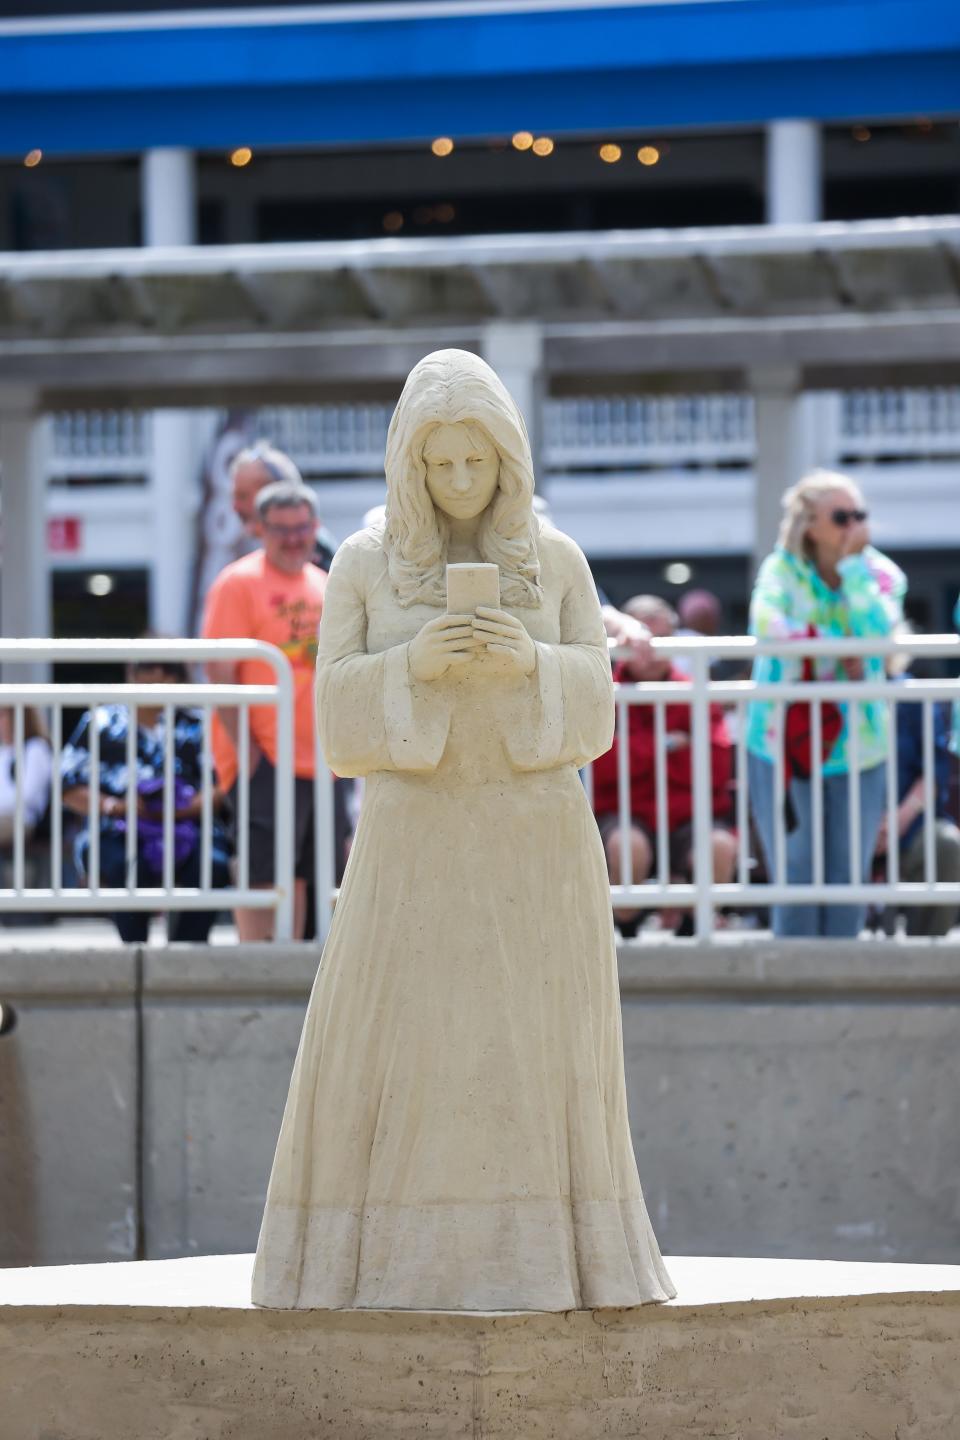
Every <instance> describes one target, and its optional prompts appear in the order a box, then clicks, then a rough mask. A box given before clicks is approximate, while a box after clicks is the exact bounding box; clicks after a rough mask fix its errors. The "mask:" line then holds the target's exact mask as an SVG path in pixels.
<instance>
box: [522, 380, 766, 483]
mask: <svg viewBox="0 0 960 1440" xmlns="http://www.w3.org/2000/svg"><path fill="white" fill-rule="evenodd" d="M755 449H756V444H755V440H754V431H753V399H752V397H751V396H749V395H739V394H728V395H724V394H719V395H613V396H607V395H590V396H576V397H573V398H571V399H569V400H548V401H547V402H546V404H545V405H544V459H545V461H546V465H547V468H548V469H551V470H568V469H571V470H576V469H585V468H596V467H598V466H600V467H606V468H610V467H614V466H616V467H621V468H622V467H623V466H630V465H640V466H650V467H654V466H663V465H671V466H672V465H709V466H716V465H739V466H747V465H750V464H752V462H753V457H754V452H755Z"/></svg>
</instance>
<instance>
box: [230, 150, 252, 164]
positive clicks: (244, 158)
mask: <svg viewBox="0 0 960 1440" xmlns="http://www.w3.org/2000/svg"><path fill="white" fill-rule="evenodd" d="M252 159H253V151H252V150H251V149H250V146H249V145H238V146H237V148H236V150H231V151H230V164H231V165H233V166H234V167H235V168H236V169H237V170H242V169H243V167H244V165H249V164H250V161H251V160H252Z"/></svg>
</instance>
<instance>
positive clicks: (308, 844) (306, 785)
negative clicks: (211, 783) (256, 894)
mask: <svg viewBox="0 0 960 1440" xmlns="http://www.w3.org/2000/svg"><path fill="white" fill-rule="evenodd" d="M276 776H277V772H276V770H275V768H274V766H273V765H272V764H271V763H270V761H269V760H268V759H267V757H266V755H263V756H261V758H260V761H259V763H258V765H257V768H256V770H254V772H253V774H252V775H251V776H250V825H249V847H248V850H247V858H248V865H249V877H250V884H251V885H254V886H261V885H273V884H274V883H275V876H274V864H273V859H274V836H275V833H276V831H275V819H274V817H275V812H276V789H277V783H276ZM239 783H240V782H239V777H238V778H237V779H236V780H235V781H234V783H233V785H232V786H231V787H230V792H229V795H228V799H229V802H230V808H231V811H232V816H233V826H232V829H233V836H234V844H235V846H236V851H237V855H238V856H239V854H240V841H239V833H238V830H239V823H240V797H239V794H238V787H239ZM313 872H314V840H313V780H312V779H311V780H304V779H301V777H300V776H299V775H296V776H294V781H293V873H294V876H295V878H296V879H297V880H312V879H313Z"/></svg>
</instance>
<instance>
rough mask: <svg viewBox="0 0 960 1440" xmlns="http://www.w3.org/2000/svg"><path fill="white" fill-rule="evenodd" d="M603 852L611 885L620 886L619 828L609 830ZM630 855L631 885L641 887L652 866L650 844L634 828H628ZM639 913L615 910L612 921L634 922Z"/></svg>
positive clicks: (640, 831)
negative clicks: (631, 868) (631, 867)
mask: <svg viewBox="0 0 960 1440" xmlns="http://www.w3.org/2000/svg"><path fill="white" fill-rule="evenodd" d="M604 850H605V852H606V856H607V873H608V875H609V876H610V884H611V885H619V884H620V828H619V826H618V827H617V829H616V830H611V831H610V833H609V834H608V835H607V838H606V840H605V841H604ZM630 854H631V858H632V866H633V876H632V879H633V884H634V885H642V884H643V882H644V880H646V878H647V876H648V875H649V874H650V866H651V865H652V864H653V852H652V851H651V849H650V842H649V840H648V839H647V837H646V835H645V834H644V833H643V831H642V830H638V829H637V828H636V826H634V825H631V827H630ZM638 913H639V912H638V911H637V910H624V909H615V910H614V912H613V918H614V920H634V919H636V916H637V914H638Z"/></svg>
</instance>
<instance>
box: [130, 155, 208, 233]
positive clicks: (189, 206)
mask: <svg viewBox="0 0 960 1440" xmlns="http://www.w3.org/2000/svg"><path fill="white" fill-rule="evenodd" d="M140 202H141V209H142V213H143V243H144V245H195V244H196V239H197V220H196V216H197V195H196V177H195V169H194V161H193V151H192V150H146V151H144V154H143V158H142V161H141V168H140Z"/></svg>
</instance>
